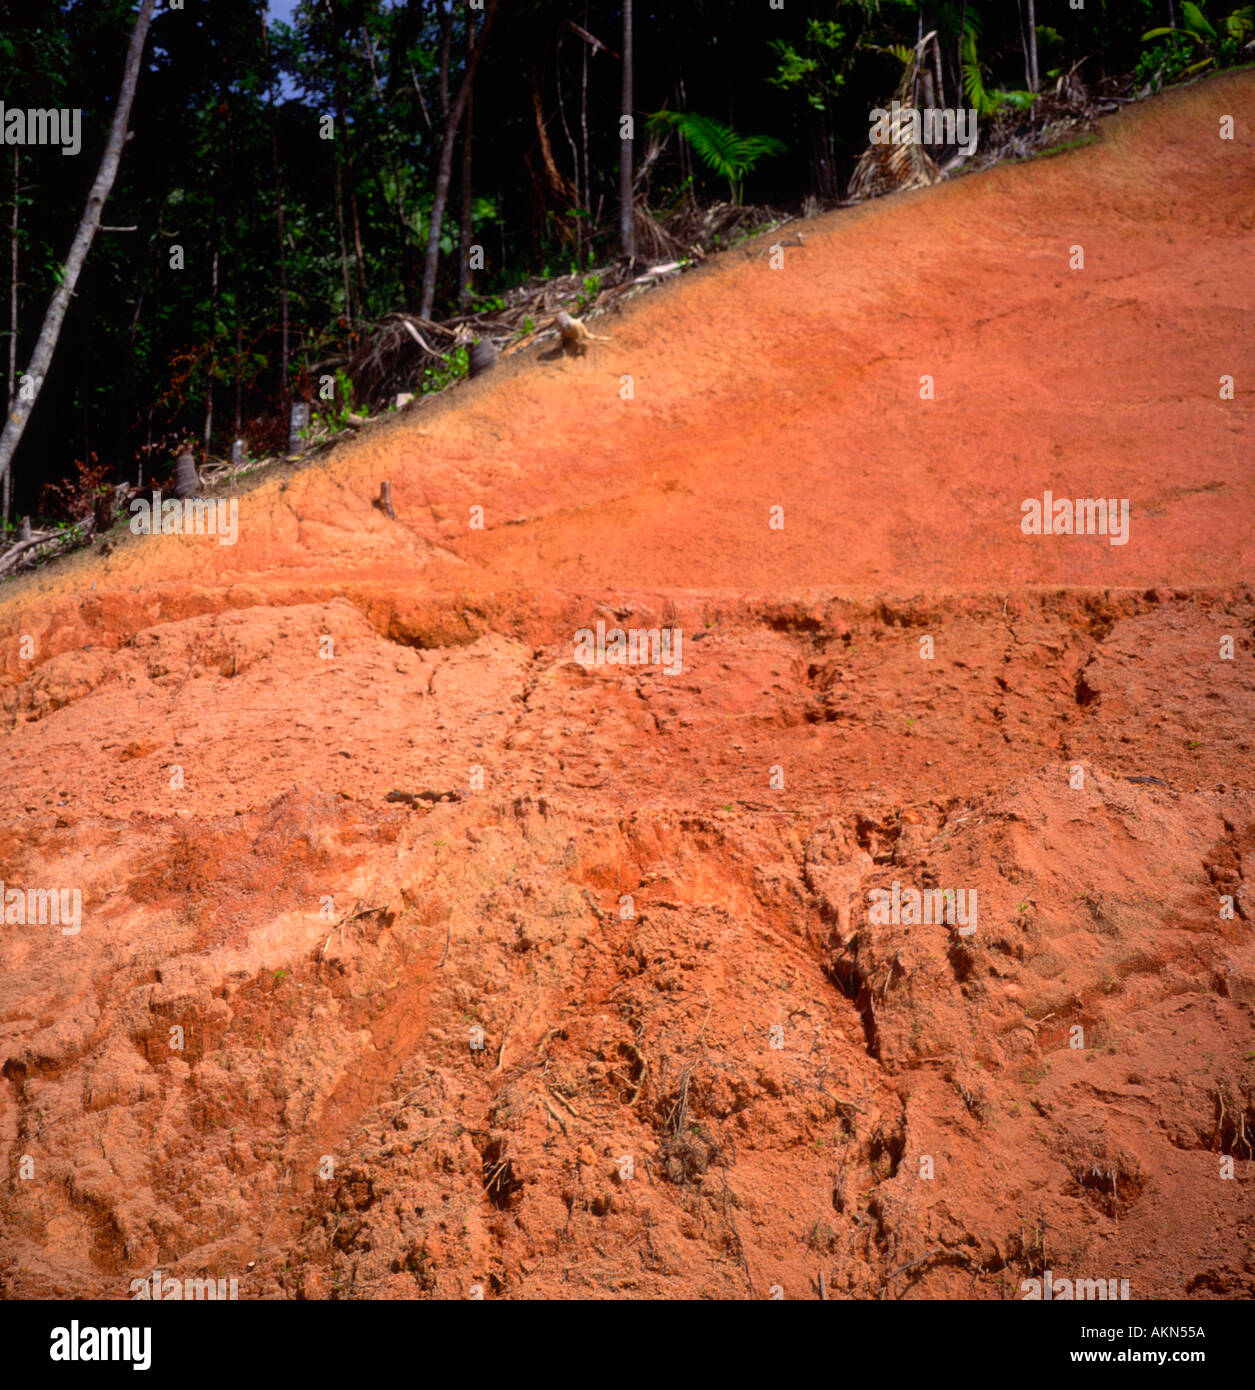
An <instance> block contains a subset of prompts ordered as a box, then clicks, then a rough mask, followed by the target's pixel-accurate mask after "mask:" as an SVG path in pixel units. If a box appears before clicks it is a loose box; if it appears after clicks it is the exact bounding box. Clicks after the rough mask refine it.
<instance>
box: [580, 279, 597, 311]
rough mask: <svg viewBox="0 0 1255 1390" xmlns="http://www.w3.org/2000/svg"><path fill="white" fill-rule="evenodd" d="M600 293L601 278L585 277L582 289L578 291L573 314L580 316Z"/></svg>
mask: <svg viewBox="0 0 1255 1390" xmlns="http://www.w3.org/2000/svg"><path fill="white" fill-rule="evenodd" d="M600 293H601V276H600V275H586V276H585V277H584V288H583V289H582V290H581V291H580V293H579V295H578V297H577V298H576V301H575V312H576V313H577V314H582V313H583V312H584V310H585V309H587V308H588V307H589V306H590V305H591V304H592V303H593V301H594V300H595V299H596V298H597V296H598V295H599V294H600Z"/></svg>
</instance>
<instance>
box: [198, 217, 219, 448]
mask: <svg viewBox="0 0 1255 1390" xmlns="http://www.w3.org/2000/svg"><path fill="white" fill-rule="evenodd" d="M217 242H218V227H217V223H216V221H215V224H214V255H213V270H212V272H211V276H212V278H211V281H210V290H209V368H208V371H207V372H206V374H205V375H206V377H207V381H206V386H205V447H204V451H203V452H202V454H201V459H202V461H203V462H205V463H208V461H209V448H210V441H211V440H212V439H213V433H214V366H215V365H216V362H215V359H216V356H217V346H218V245H217Z"/></svg>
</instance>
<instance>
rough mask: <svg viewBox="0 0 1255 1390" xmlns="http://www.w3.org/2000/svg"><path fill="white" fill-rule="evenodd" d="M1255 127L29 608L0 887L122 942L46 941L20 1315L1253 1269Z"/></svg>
mask: <svg viewBox="0 0 1255 1390" xmlns="http://www.w3.org/2000/svg"><path fill="white" fill-rule="evenodd" d="M1225 113H1232V114H1234V115H1236V116H1237V123H1238V130H1239V139H1238V140H1237V141H1236V142H1232V143H1229V142H1222V141H1220V140H1219V139H1218V138H1217V129H1218V118H1219V116H1220V115H1221V114H1225ZM1253 124H1255V79H1253V78H1252V77H1250V76H1248V75H1242V76H1237V77H1230V78H1226V79H1223V80H1217V81H1213V82H1209V83H1205V84H1203V85H1201V86H1199V87H1197V88H1195V89H1192V90H1190V91H1188V92H1184V93H1177V94H1173V95H1169V96H1167V97H1164V98H1161V99H1158V100H1155V101H1153V102H1150V103H1147V104H1146V105H1144V106H1141V107H1138V108H1132V109H1130V110H1128V111H1127V112H1125V113H1124V114H1123V115H1121V116H1120V117H1119V118H1117V119H1115V120H1113V121H1111V122H1108V123H1106V124H1105V125H1104V127H1103V132H1102V139H1101V141H1100V142H1099V143H1097V144H1095V145H1091V146H1087V147H1084V148H1082V149H1078V150H1074V151H1069V152H1067V153H1064V154H1061V155H1058V156H1056V157H1054V158H1052V159H1049V160H1046V161H1035V162H1033V163H1031V164H1027V165H1023V166H1016V167H1008V168H1003V169H999V170H995V171H993V172H990V173H986V174H982V175H979V176H974V177H971V178H966V179H960V180H956V181H955V182H953V183H951V184H947V185H943V186H941V187H939V188H937V189H934V190H930V191H928V192H926V193H923V194H918V195H908V196H905V197H900V198H891V199H886V200H883V201H882V202H878V203H876V204H873V205H870V206H867V207H866V208H863V209H860V210H858V211H856V212H854V213H852V214H851V213H842V214H839V215H834V216H832V217H829V218H826V219H821V220H820V221H818V222H817V223H816V224H815V225H814V227H813V229H811V228H808V231H807V237H806V243H805V245H804V246H802V247H798V248H795V249H790V250H789V251H788V252H787V253H786V265H785V268H784V269H783V270H781V271H773V270H772V269H771V268H770V261H769V257H767V256H765V255H762V254H760V252H761V251H762V250H763V248H762V247H761V246H758V245H756V244H755V245H751V246H749V247H747V248H745V249H744V250H741V251H737V252H734V253H731V254H730V255H729V256H727V257H725V258H724V261H723V263H722V264H721V265H717V266H713V267H711V268H709V269H707V270H704V271H702V272H700V273H698V274H695V275H693V276H691V277H687V278H685V279H684V280H683V281H681V282H680V283H678V284H676V285H675V286H673V287H672V288H670V289H668V290H667V291H665V292H664V293H661V294H659V295H656V296H651V297H649V298H647V299H645V300H643V301H641V302H640V303H639V305H638V306H636V307H634V308H633V309H632V310H631V311H630V312H628V313H625V314H623V315H622V316H621V317H617V318H614V317H612V318H609V319H607V320H605V321H603V322H604V325H605V332H607V333H608V334H609V335H610V336H611V338H612V339H613V341H612V342H611V343H609V344H604V345H598V346H597V347H596V349H595V350H593V351H592V352H590V353H589V355H588V356H587V357H586V358H584V359H582V360H572V361H569V362H544V361H538V360H535V359H529V360H526V361H522V362H518V363H514V362H512V363H510V364H508V365H506V366H504V367H503V368H502V369H500V370H499V371H498V372H496V373H494V374H492V375H490V376H488V377H486V378H484V379H482V380H480V381H477V382H476V383H474V384H473V385H468V386H466V387H464V388H459V389H458V390H456V391H454V392H452V393H450V396H449V399H448V400H447V401H444V402H442V403H440V404H439V405H438V406H437V407H435V408H429V409H427V408H425V409H424V410H423V411H420V412H416V413H412V414H410V415H407V416H405V417H403V418H400V419H398V420H397V421H395V422H394V423H388V424H380V425H375V426H371V427H369V428H368V429H367V431H365V432H364V435H363V437H362V438H361V439H360V440H359V441H358V442H357V443H356V444H354V445H353V446H351V447H349V448H346V449H343V450H341V451H340V452H338V453H337V454H336V455H334V456H333V457H332V458H330V459H329V460H327V461H325V462H323V463H319V464H315V465H312V466H310V467H309V468H307V469H306V470H304V471H302V472H300V473H298V474H295V475H293V476H289V477H287V478H284V479H275V480H273V481H271V482H268V483H265V484H262V485H261V486H259V487H257V488H255V489H254V490H252V491H250V492H248V493H247V494H246V495H244V496H242V497H241V498H240V510H239V538H238V542H237V543H236V544H235V545H232V546H221V545H218V544H217V542H216V541H215V540H213V539H212V538H206V537H176V536H160V537H146V538H130V537H127V538H126V539H125V540H124V541H123V542H122V543H121V544H118V545H117V546H116V547H115V548H114V549H113V550H112V551H111V553H109V554H102V555H84V556H80V557H78V558H77V559H75V560H73V561H71V562H68V563H66V564H63V565H60V566H57V567H56V568H54V569H51V570H49V571H47V572H44V573H40V574H38V575H36V576H33V577H31V578H28V579H26V580H23V581H21V582H20V583H18V584H15V585H12V586H9V587H8V588H7V589H6V590H5V591H4V597H3V600H2V601H0V658H2V662H3V675H2V678H0V679H2V684H0V797H2V804H3V807H4V814H3V821H2V823H0V877H2V879H3V882H4V883H5V885H6V888H13V887H21V888H23V889H25V888H27V887H34V888H53V887H56V888H62V887H64V888H68V889H77V890H78V891H79V893H80V897H81V905H82V916H81V929H80V930H78V931H76V932H73V933H72V934H65V933H64V932H63V931H62V930H61V929H60V928H59V927H58V926H51V925H20V924H17V923H9V924H5V925H4V926H3V927H2V928H0V1066H2V1070H3V1077H4V1081H3V1085H2V1086H0V1153H2V1154H3V1164H2V1165H0V1174H2V1183H3V1186H2V1188H0V1253H2V1256H3V1258H2V1259H0V1268H2V1269H3V1274H0V1289H2V1291H3V1293H4V1295H5V1296H7V1297H32V1296H38V1297H56V1296H64V1295H79V1296H92V1297H107V1298H124V1297H127V1296H128V1295H129V1292H130V1287H131V1281H132V1280H137V1279H141V1278H145V1277H146V1276H147V1275H148V1274H149V1273H150V1272H151V1271H152V1270H153V1269H154V1268H160V1269H161V1270H162V1271H163V1272H164V1273H166V1274H167V1275H169V1276H171V1277H177V1278H180V1279H183V1278H186V1277H199V1276H209V1275H213V1276H215V1277H217V1276H221V1277H226V1278H230V1277H237V1278H238V1279H239V1281H240V1285H239V1289H240V1296H241V1297H247V1298H267V1297H270V1298H274V1297H308V1298H332V1297H356V1298H409V1297H416V1296H425V1295H434V1296H437V1297H465V1296H467V1293H468V1291H469V1290H470V1288H471V1286H472V1285H474V1284H480V1285H482V1286H483V1287H484V1290H485V1295H486V1296H487V1297H513V1298H535V1297H559V1298H586V1297H598V1298H602V1297H605V1298H613V1297H734V1298H743V1297H751V1296H752V1297H763V1296H766V1294H767V1292H768V1290H769V1289H770V1287H771V1286H772V1285H780V1286H782V1287H783V1289H784V1290H785V1293H786V1295H787V1296H789V1297H814V1296H815V1294H816V1289H817V1285H818V1280H819V1276H820V1274H821V1273H822V1275H823V1276H824V1280H825V1282H826V1287H827V1290H828V1292H829V1296H848V1295H852V1296H860V1297H882V1296H883V1297H888V1298H918V1297H936V1296H951V1297H965V1298H999V1297H1017V1296H1019V1294H1020V1285H1021V1281H1022V1280H1024V1279H1027V1278H1030V1277H1034V1276H1036V1275H1039V1274H1041V1272H1042V1271H1044V1270H1045V1269H1047V1268H1049V1269H1051V1270H1052V1271H1053V1274H1054V1277H1055V1278H1056V1279H1058V1278H1063V1277H1068V1278H1075V1277H1081V1278H1094V1279H1097V1278H1103V1279H1108V1278H1121V1279H1128V1280H1129V1281H1130V1284H1131V1290H1132V1295H1133V1297H1135V1298H1151V1297H1182V1296H1186V1297H1201V1298H1214V1297H1250V1296H1251V1295H1252V1293H1255V1243H1253V1242H1255V1185H1253V1184H1255V1163H1253V1162H1252V1160H1253V1159H1255V1030H1253V1029H1252V1026H1251V1025H1252V1016H1253V1012H1255V942H1253V940H1252V925H1251V924H1252V917H1253V915H1255V902H1253V901H1252V897H1251V894H1252V887H1251V885H1252V879H1253V878H1255V796H1253V794H1252V757H1251V720H1252V711H1253V710H1255V665H1253V658H1255V591H1253V590H1252V587H1251V584H1250V582H1249V581H1250V580H1251V577H1252V567H1251V558H1252V527H1251V522H1252V514H1253V511H1255V508H1253V506H1252V501H1253V492H1255V479H1253V474H1252V469H1251V438H1252V429H1251V425H1252V408H1251V394H1250V383H1249V382H1244V380H1243V373H1244V368H1247V367H1248V366H1249V363H1250V361H1251V360H1252V349H1253V348H1255V327H1253V325H1255V316H1253V315H1252V312H1251V311H1252V308H1253V307H1255V306H1253V305H1252V303H1251V299H1252V294H1253V290H1252V286H1255V250H1253V243H1252V238H1251V232H1252V230H1253V229H1255V210H1253V209H1252V205H1251V201H1250V196H1249V194H1250V188H1251V186H1252V180H1253V177H1255V155H1253V152H1252V146H1251V140H1250V135H1249V131H1250V130H1251V128H1252V125H1253ZM1243 132H1246V133H1243ZM1073 245H1082V246H1083V247H1084V251H1085V267H1086V268H1085V270H1084V271H1083V272H1075V271H1071V270H1069V268H1068V256H1069V251H1070V248H1071V247H1072V246H1073ZM1226 372H1232V373H1234V374H1236V375H1237V378H1238V391H1237V395H1236V399H1234V400H1232V401H1226V400H1222V399H1221V398H1220V396H1219V379H1220V377H1221V375H1222V374H1224V373H1226ZM925 375H927V376H930V377H932V378H933V381H934V383H935V394H936V399H935V400H932V401H926V400H921V399H920V378H921V377H922V376H925ZM625 377H630V378H631V384H632V388H633V391H634V395H633V397H632V398H631V399H630V400H624V399H622V392H623V382H624V378H625ZM385 478H386V479H389V480H390V481H391V483H392V495H393V501H394V505H395V508H396V512H397V520H396V521H395V522H393V521H389V520H388V519H387V518H386V517H385V516H383V514H382V513H381V512H380V511H379V510H378V509H377V508H375V507H373V506H372V499H373V498H374V497H375V496H377V495H378V490H379V483H380V481H381V480H382V479H385ZM1047 488H1049V489H1050V490H1051V491H1052V492H1053V493H1054V494H1055V496H1057V497H1064V496H1066V497H1113V498H1117V499H1124V498H1127V499H1129V501H1130V529H1129V536H1128V542H1127V544H1124V545H1112V544H1111V543H1110V539H1111V538H1110V537H1107V536H1049V537H1048V536H1038V537H1034V536H1026V535H1024V534H1023V533H1022V531H1021V529H1020V518H1021V502H1022V501H1023V500H1025V499H1028V498H1032V497H1040V496H1041V495H1042V492H1043V490H1044V489H1047ZM773 507H779V508H782V509H783V511H782V513H781V514H782V515H783V518H784V528H783V530H773V529H772V528H771V525H770V520H771V515H772V513H771V509H772V508H773ZM474 508H482V509H483V522H484V524H483V528H482V529H478V528H477V527H472V525H471V522H472V520H474V519H475V516H476V514H475V512H474V510H473V509H474ZM598 620H601V621H603V622H604V623H606V625H607V626H608V627H611V628H613V627H614V626H616V625H618V626H621V627H623V628H649V627H659V628H663V627H666V628H671V629H678V630H679V631H680V632H682V633H683V637H684V645H683V652H682V669H680V670H677V671H674V672H671V673H669V672H668V671H667V670H666V669H664V667H662V666H661V665H650V666H635V667H628V666H602V667H594V668H591V669H590V668H586V667H582V666H580V665H579V664H577V663H576V662H575V661H574V660H573V641H574V634H575V633H576V631H577V630H578V629H580V628H582V627H586V626H594V625H595V624H596V623H597V621H598ZM24 638H29V639H30V641H29V642H26V643H25V644H24V642H23V639H24ZM1230 650H1231V653H1232V655H1231V658H1230V656H1229V655H1228V653H1229V651H1230ZM395 792H404V793H407V794H408V795H407V797H406V798H403V799H395V798H394V799H392V800H389V799H388V798H389V794H390V793H395ZM421 793H428V794H429V795H428V796H427V797H424V796H422V795H420V794H421ZM448 794H455V795H456V799H453V798H452V797H450V799H436V797H438V796H447V795H448ZM895 882H896V883H897V884H898V885H899V889H900V892H901V890H909V889H911V888H916V889H919V890H928V889H935V890H938V891H940V892H941V893H942V895H943V901H944V900H945V898H944V895H946V894H947V893H951V892H953V893H954V894H956V895H957V894H958V893H960V892H962V893H964V894H965V895H967V897H966V901H967V903H968V904H969V905H970V903H971V898H970V894H971V893H972V892H975V893H976V913H975V921H974V925H975V928H976V929H975V931H973V932H972V933H970V934H963V933H960V931H959V930H958V927H957V925H948V924H946V923H944V922H941V923H930V924H921V923H915V922H912V921H910V920H906V921H898V922H896V923H895V922H886V921H882V920H880V915H879V914H877V913H875V912H873V910H872V904H873V902H875V901H876V899H875V898H874V897H873V894H874V892H875V890H879V889H884V890H887V892H888V893H890V894H892V892H893V885H894V883H895ZM1226 904H1231V905H1232V910H1231V911H1229V910H1228V908H1227V907H1226ZM1078 1030H1079V1031H1078ZM1078 1041H1079V1042H1081V1043H1083V1045H1082V1046H1076V1043H1077V1042H1078ZM179 1044H181V1045H179ZM1226 1160H1232V1162H1231V1164H1230V1163H1227V1162H1226ZM1230 1171H1231V1172H1232V1177H1228V1176H1226V1174H1227V1173H1228V1172H1230Z"/></svg>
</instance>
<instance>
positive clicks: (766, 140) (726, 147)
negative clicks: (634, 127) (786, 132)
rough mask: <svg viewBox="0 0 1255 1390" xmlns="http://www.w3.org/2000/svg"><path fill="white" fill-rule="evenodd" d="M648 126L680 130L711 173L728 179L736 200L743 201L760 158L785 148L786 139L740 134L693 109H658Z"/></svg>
mask: <svg viewBox="0 0 1255 1390" xmlns="http://www.w3.org/2000/svg"><path fill="white" fill-rule="evenodd" d="M649 126H650V129H651V130H675V131H678V132H679V134H680V135H681V136H682V137H683V138H684V139H685V140H687V141H688V142H689V144H690V145H691V146H692V147H693V150H694V152H695V153H696V155H697V157H698V158H699V159H700V160H701V161H702V163H703V164H705V166H706V167H707V168H708V169H709V170H710V171H711V173H713V174H717V175H718V176H719V177H720V178H723V179H727V181H728V188H729V191H730V193H731V195H732V201H733V202H734V203H740V201H741V189H742V185H743V183H744V180H745V176H746V174H748V173H749V172H750V171H751V170H752V169H753V168H754V166H755V165H756V164H757V163H758V161H759V160H760V159H765V158H767V157H768V156H770V155H773V154H781V153H783V151H784V149H785V145H784V142H783V141H781V140H777V139H776V138H775V137H774V136H772V135H740V134H738V133H737V132H736V131H735V130H733V129H732V127H731V126H726V125H720V123H719V122H718V121H712V120H711V119H710V117H709V116H699V115H697V114H696V113H695V112H692V111H656V112H654V114H653V115H652V116H650V118H649Z"/></svg>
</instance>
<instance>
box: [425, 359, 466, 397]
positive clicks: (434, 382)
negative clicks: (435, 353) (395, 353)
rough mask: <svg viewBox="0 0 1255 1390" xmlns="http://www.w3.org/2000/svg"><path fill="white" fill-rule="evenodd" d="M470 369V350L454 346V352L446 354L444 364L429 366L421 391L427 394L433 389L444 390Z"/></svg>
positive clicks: (459, 379) (460, 378)
mask: <svg viewBox="0 0 1255 1390" xmlns="http://www.w3.org/2000/svg"><path fill="white" fill-rule="evenodd" d="M468 371H470V353H469V351H468V350H467V349H466V348H464V347H459V348H454V349H453V351H452V352H450V353H446V354H445V358H444V363H443V365H441V366H438V367H428V368H427V370H426V371H425V372H424V373H423V380H422V384H421V385H420V387H419V392H420V393H421V394H422V395H424V396H427V395H430V394H431V393H432V392H433V391H443V390H444V388H445V387H446V386H452V385H453V383H454V382H455V381H461V380H462V378H463V377H464V376H465V375H466V374H467V372H468Z"/></svg>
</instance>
